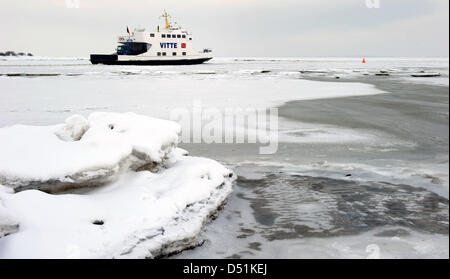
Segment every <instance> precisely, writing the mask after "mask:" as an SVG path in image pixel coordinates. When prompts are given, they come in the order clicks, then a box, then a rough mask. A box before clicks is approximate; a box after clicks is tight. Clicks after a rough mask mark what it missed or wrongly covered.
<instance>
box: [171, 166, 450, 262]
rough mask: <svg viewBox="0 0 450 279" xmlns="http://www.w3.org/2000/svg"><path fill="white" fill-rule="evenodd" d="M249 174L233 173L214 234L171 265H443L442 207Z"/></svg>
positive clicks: (403, 193)
mask: <svg viewBox="0 0 450 279" xmlns="http://www.w3.org/2000/svg"><path fill="white" fill-rule="evenodd" d="M259 170H260V171H261V169H259ZM254 171H255V166H248V167H243V168H239V169H238V174H240V179H239V180H238V182H237V186H236V188H235V193H234V196H233V199H232V200H231V202H230V204H229V205H228V206H227V207H226V209H225V212H223V214H222V215H221V216H220V217H219V219H218V220H216V222H217V223H218V226H210V227H208V228H207V230H206V232H205V233H204V237H205V238H206V239H207V241H206V242H205V243H204V244H203V246H202V247H200V248H198V249H196V250H193V251H185V252H183V253H181V254H179V255H177V256H176V257H177V258H203V257H214V258H222V257H230V258H278V257H287V258H327V257H331V258H366V257H369V256H371V252H373V251H372V250H371V249H375V250H378V252H379V254H378V255H375V256H379V257H381V258H417V257H420V258H434V257H444V258H445V257H448V199H445V198H443V197H440V196H438V195H436V194H434V193H431V192H429V191H427V190H425V189H418V188H413V187H410V186H407V185H393V184H388V183H377V182H370V183H358V182H354V181H351V180H345V179H341V180H337V179H329V178H321V177H310V176H303V175H299V174H289V173H284V172H282V171H276V172H273V171H272V172H267V171H268V169H266V170H263V171H262V172H261V173H258V174H257V175H256V174H255V172H254ZM244 175H249V176H251V178H246V177H245V176H244ZM219 224H220V225H219ZM218 227H219V228H218ZM217 243H220V244H217Z"/></svg>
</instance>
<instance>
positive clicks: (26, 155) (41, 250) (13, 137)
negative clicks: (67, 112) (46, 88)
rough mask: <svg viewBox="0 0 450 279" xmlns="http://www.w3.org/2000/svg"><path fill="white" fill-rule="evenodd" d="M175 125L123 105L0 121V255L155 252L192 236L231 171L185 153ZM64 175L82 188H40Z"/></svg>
mask: <svg viewBox="0 0 450 279" xmlns="http://www.w3.org/2000/svg"><path fill="white" fill-rule="evenodd" d="M178 133H179V126H178V125H177V124H176V123H173V122H170V121H163V120H158V119H153V118H149V117H145V116H140V115H136V114H132V113H126V114H117V113H94V114H91V115H90V116H89V117H88V119H84V118H83V117H81V116H73V117H70V118H69V119H67V121H66V123H65V124H63V125H56V126H49V127H32V126H13V127H8V128H3V129H0V145H1V147H0V152H1V154H2V159H1V162H0V173H1V175H2V184H4V186H1V185H0V258H122V257H128V258H144V257H147V258H155V257H161V256H164V255H169V254H171V253H175V252H178V251H181V250H183V249H186V248H188V247H192V246H195V245H198V244H199V240H198V239H197V236H198V235H199V233H200V231H201V229H202V227H203V225H204V224H205V222H208V220H210V217H212V216H214V215H215V214H216V213H217V211H218V209H219V208H220V207H221V206H222V205H223V204H224V203H225V202H226V200H227V198H228V196H229V195H230V193H231V191H232V182H233V180H234V179H235V177H234V175H233V173H232V172H231V171H230V170H228V169H227V168H225V167H224V166H222V165H221V164H219V163H218V162H216V161H213V160H210V159H206V158H197V157H190V156H187V152H186V151H184V150H182V149H179V148H177V147H176V146H177V142H178ZM17 185H20V187H18V186H17ZM68 185H70V187H75V188H77V187H84V186H86V185H89V186H90V188H86V189H85V191H83V194H74V193H65V194H58V195H55V194H50V193H48V192H52V193H54V192H61V191H66V190H67V189H68ZM5 186H6V187H5ZM41 190H45V192H44V191H41ZM46 192H47V193H46Z"/></svg>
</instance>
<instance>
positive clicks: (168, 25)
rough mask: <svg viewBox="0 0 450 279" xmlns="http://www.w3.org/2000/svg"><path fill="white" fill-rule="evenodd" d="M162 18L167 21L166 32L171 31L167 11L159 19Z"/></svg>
mask: <svg viewBox="0 0 450 279" xmlns="http://www.w3.org/2000/svg"><path fill="white" fill-rule="evenodd" d="M161 17H164V20H165V22H166V27H165V29H166V30H169V29H170V22H169V17H170V15H168V14H167V12H166V10H164V13H163V15H162V16H160V17H159V18H161Z"/></svg>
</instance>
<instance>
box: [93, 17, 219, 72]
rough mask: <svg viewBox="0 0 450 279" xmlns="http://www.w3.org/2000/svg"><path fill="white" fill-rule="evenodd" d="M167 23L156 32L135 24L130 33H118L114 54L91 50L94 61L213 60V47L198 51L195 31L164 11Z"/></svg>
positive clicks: (171, 62) (172, 62) (160, 62)
mask: <svg viewBox="0 0 450 279" xmlns="http://www.w3.org/2000/svg"><path fill="white" fill-rule="evenodd" d="M161 17H163V18H164V21H165V27H164V29H162V30H160V28H159V26H158V27H157V29H156V32H147V31H146V30H145V28H135V29H134V31H130V29H129V28H128V27H127V33H128V34H127V35H125V36H119V37H118V39H117V41H118V44H119V46H118V47H117V49H116V53H113V54H91V57H90V60H91V63H92V64H105V65H193V64H201V63H204V62H206V61H209V60H211V59H212V58H213V57H212V51H211V49H203V51H201V52H200V51H196V50H195V49H194V47H193V44H192V41H193V40H192V34H190V33H189V32H187V31H186V30H184V29H182V28H181V27H180V26H179V25H178V24H176V23H175V24H172V23H171V22H170V21H169V18H170V16H169V15H168V14H167V12H166V11H164V13H163V15H162V16H161Z"/></svg>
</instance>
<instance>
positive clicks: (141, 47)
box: [117, 42, 151, 55]
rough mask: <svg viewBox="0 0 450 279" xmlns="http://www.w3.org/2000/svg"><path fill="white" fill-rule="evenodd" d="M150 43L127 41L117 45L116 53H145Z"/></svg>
mask: <svg viewBox="0 0 450 279" xmlns="http://www.w3.org/2000/svg"><path fill="white" fill-rule="evenodd" d="M150 47H151V45H150V44H147V43H134V42H128V43H124V44H123V45H120V46H118V47H117V54H119V55H139V54H142V53H146V52H147V51H148V50H149V49H150Z"/></svg>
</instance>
